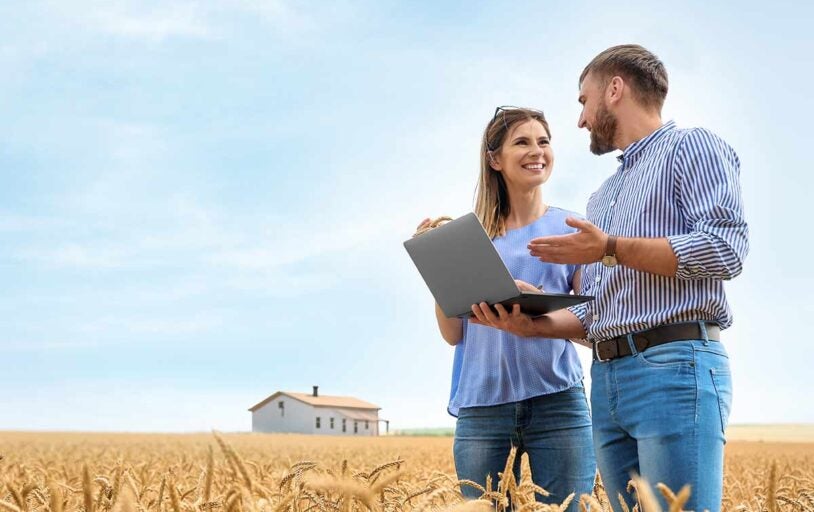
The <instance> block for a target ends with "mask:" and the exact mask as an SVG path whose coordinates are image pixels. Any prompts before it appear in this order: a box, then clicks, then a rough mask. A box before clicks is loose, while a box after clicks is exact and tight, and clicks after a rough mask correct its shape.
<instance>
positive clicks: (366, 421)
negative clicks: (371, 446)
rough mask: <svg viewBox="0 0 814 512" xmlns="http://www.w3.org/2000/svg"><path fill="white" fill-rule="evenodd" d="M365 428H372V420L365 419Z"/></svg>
mask: <svg viewBox="0 0 814 512" xmlns="http://www.w3.org/2000/svg"><path fill="white" fill-rule="evenodd" d="M365 430H370V422H369V421H368V420H365Z"/></svg>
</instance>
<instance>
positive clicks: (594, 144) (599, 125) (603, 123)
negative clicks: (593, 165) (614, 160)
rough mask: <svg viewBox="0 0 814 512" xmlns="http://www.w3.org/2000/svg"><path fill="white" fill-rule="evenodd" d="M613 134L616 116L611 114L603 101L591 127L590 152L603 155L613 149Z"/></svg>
mask: <svg viewBox="0 0 814 512" xmlns="http://www.w3.org/2000/svg"><path fill="white" fill-rule="evenodd" d="M614 135H616V116H615V115H613V114H611V112H610V111H609V110H608V108H607V107H606V106H605V104H604V103H603V104H602V105H600V106H599V109H598V110H597V111H596V122H594V124H593V127H592V128H591V153H593V154H595V155H604V154H605V153H610V152H611V151H613V150H615V149H616V146H614V145H613V136H614Z"/></svg>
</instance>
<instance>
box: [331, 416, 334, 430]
mask: <svg viewBox="0 0 814 512" xmlns="http://www.w3.org/2000/svg"><path fill="white" fill-rule="evenodd" d="M333 429H334V419H333V418H331V430H333Z"/></svg>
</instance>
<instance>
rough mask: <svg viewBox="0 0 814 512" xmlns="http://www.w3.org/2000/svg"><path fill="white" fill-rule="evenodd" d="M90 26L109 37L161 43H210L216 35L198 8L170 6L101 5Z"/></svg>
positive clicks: (183, 4)
mask: <svg viewBox="0 0 814 512" xmlns="http://www.w3.org/2000/svg"><path fill="white" fill-rule="evenodd" d="M96 7H101V8H99V9H98V10H96V12H95V13H94V14H93V15H92V16H91V17H90V22H91V23H92V24H93V25H94V26H95V27H96V28H97V29H99V30H101V31H102V32H106V33H108V34H112V35H116V36H121V37H126V38H134V39H143V40H148V41H153V42H162V41H164V40H166V39H169V38H175V37H179V38H192V39H211V38H213V37H214V35H215V34H214V31H213V29H212V27H211V26H210V25H209V23H208V21H207V20H206V19H205V13H204V12H202V11H201V9H200V8H199V7H198V5H197V4H193V3H169V4H167V5H162V6H161V8H154V9H150V10H144V9H140V10H137V9H135V8H134V7H133V6H131V5H128V4H122V3H113V4H106V3H105V4H100V5H97V6H96Z"/></svg>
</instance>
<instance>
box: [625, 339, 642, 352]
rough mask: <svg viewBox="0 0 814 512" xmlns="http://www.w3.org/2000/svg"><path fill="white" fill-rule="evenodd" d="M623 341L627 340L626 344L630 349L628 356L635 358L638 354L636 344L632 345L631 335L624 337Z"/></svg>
mask: <svg viewBox="0 0 814 512" xmlns="http://www.w3.org/2000/svg"><path fill="white" fill-rule="evenodd" d="M625 339H627V344H628V346H629V347H630V355H631V356H633V357H636V356H637V355H638V354H639V351H638V350H636V344H635V343H633V334H628V335H626V336H625Z"/></svg>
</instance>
